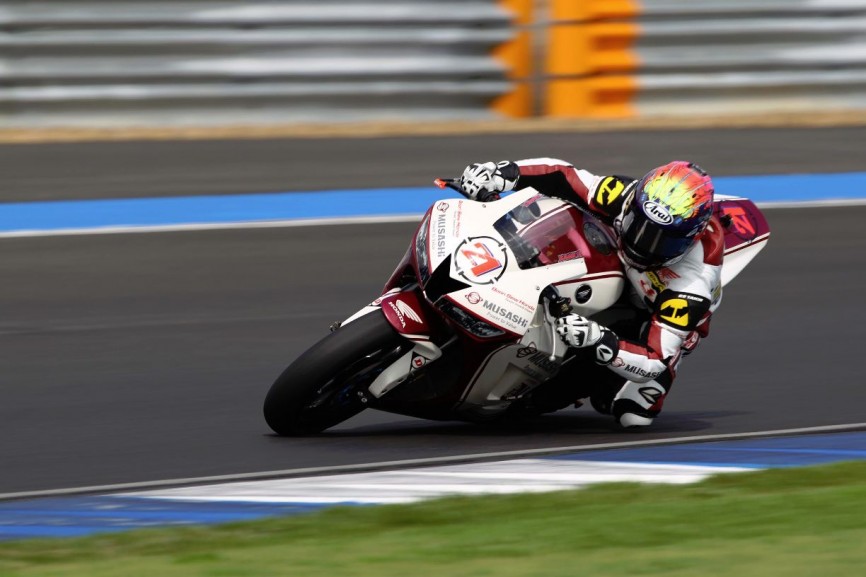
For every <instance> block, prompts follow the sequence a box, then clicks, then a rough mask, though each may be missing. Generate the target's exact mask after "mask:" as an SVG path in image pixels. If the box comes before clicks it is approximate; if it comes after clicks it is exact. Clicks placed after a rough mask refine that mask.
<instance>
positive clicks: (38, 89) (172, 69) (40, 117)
mask: <svg viewBox="0 0 866 577" xmlns="http://www.w3.org/2000/svg"><path fill="white" fill-rule="evenodd" d="M513 36H514V31H513V30H512V27H511V15H510V14H509V13H508V12H506V11H505V10H503V9H502V8H500V7H499V6H498V4H497V2H496V1H495V0H445V1H436V0H379V1H359V0H355V1H353V0H322V1H320V2H316V3H309V2H300V1H291V0H288V1H283V2H227V1H222V2H220V1H205V0H187V1H180V2H171V1H167V0H152V1H149V2H144V1H137V2H136V1H122V0H117V1H102V2H100V1H89V2H87V1H76V0H66V1H34V2H29V1H28V2H24V1H16V0H6V2H4V3H3V4H2V6H0V126H3V125H6V126H9V125H22V124H25V125H34V124H35V125H39V124H58V123H59V124H87V125H99V124H109V125H110V124H117V123H122V124H136V123H150V122H154V121H157V122H161V123H166V122H168V123H186V122H189V123H196V124H200V123H207V122H214V123H222V124H225V123H232V122H250V121H261V122H280V121H286V122H293V121H321V120H335V119H336V120H366V119H374V118H388V119H411V118H437V117H447V118H461V117H484V116H488V115H490V114H492V113H491V112H490V108H489V107H490V103H491V101H492V100H493V99H494V98H496V97H498V96H501V95H503V94H505V93H506V92H508V91H509V90H510V88H511V83H510V82H509V81H508V80H507V78H506V74H507V70H506V66H505V65H504V64H503V63H501V62H500V61H499V60H497V59H496V58H494V57H493V56H492V52H493V49H494V47H496V46H498V45H501V44H502V43H503V42H506V41H508V40H509V39H511V38H512V37H513Z"/></svg>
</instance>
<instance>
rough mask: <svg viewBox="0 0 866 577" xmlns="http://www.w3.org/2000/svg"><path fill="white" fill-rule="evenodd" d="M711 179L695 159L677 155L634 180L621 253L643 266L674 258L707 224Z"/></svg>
mask: <svg viewBox="0 0 866 577" xmlns="http://www.w3.org/2000/svg"><path fill="white" fill-rule="evenodd" d="M712 213H713V182H712V180H710V177H709V175H708V174H707V173H706V172H704V171H703V169H701V167H699V166H698V165H696V164H693V163H690V162H685V161H681V160H677V161H674V162H671V163H669V164H666V165H664V166H660V167H658V168H656V169H654V170H651V171H650V172H648V173H647V174H646V175H645V176H644V177H643V178H641V179H640V180H639V181H638V182H637V183H636V184H635V185H634V189H633V193H632V195H631V198H630V201H629V202H628V203H627V205H626V207H625V209H624V211H623V216H622V221H621V224H620V226H619V229H620V230H619V232H620V238H619V244H620V256H621V257H622V259H623V260H624V261H625V262H626V264H628V265H630V266H632V267H634V268H637V269H639V270H648V269H655V268H661V267H664V266H668V265H671V264H674V263H676V262H677V261H679V260H680V259H682V258H683V255H685V253H686V252H687V251H688V250H689V248H691V246H692V244H693V243H694V242H695V239H696V238H697V237H698V235H700V233H702V232H703V231H704V229H705V228H706V227H707V223H708V222H709V220H710V217H711V216H712Z"/></svg>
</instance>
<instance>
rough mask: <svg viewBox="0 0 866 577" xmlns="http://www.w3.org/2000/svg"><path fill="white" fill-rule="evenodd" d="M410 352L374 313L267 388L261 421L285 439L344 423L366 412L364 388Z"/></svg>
mask: <svg viewBox="0 0 866 577" xmlns="http://www.w3.org/2000/svg"><path fill="white" fill-rule="evenodd" d="M408 347H409V343H408V341H406V340H405V339H404V338H403V337H401V336H400V335H399V334H397V332H396V331H395V330H394V329H393V328H392V327H391V325H390V324H389V323H388V321H387V320H386V319H385V317H384V316H383V315H382V314H381V313H378V312H374V313H370V314H368V315H365V316H363V317H361V318H359V319H357V320H355V321H352V322H351V323H349V324H347V325H345V326H342V327H340V328H338V329H337V330H336V331H334V332H332V333H331V334H329V335H327V336H326V337H325V338H323V339H322V340H320V341H319V342H318V343H316V344H315V345H313V347H312V348H310V349H309V350H308V351H307V352H305V353H304V354H302V355H301V356H300V357H298V358H297V359H296V360H295V362H293V363H292V364H291V365H289V366H288V367H287V368H286V370H285V371H283V373H282V374H281V375H280V376H279V377H278V378H277V380H276V381H275V382H274V384H273V385H271V389H270V390H269V391H268V395H267V397H266V398H265V404H264V414H265V421H267V423H268V426H269V427H270V428H271V429H273V430H274V432H275V433H277V434H278V435H284V436H298V435H309V434H313V433H319V432H321V431H324V430H325V429H328V428H330V427H333V426H334V425H337V424H339V423H342V422H343V421H345V420H347V419H349V418H351V417H353V416H355V415H357V414H358V413H360V412H361V411H363V410H364V408H365V406H366V405H365V403H364V401H363V399H362V396H363V394H364V393H366V391H367V387H368V386H369V385H370V383H372V382H373V381H374V380H375V379H376V377H377V376H378V375H379V373H381V372H382V371H383V370H384V369H385V368H386V367H387V366H388V365H389V364H390V363H392V362H393V361H394V360H395V359H396V358H398V357H399V355H402V354H403V353H404V352H405V350H407V349H408ZM359 393H361V394H359Z"/></svg>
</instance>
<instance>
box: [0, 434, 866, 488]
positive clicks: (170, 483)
mask: <svg viewBox="0 0 866 577" xmlns="http://www.w3.org/2000/svg"><path fill="white" fill-rule="evenodd" d="M855 430H866V423H851V424H847V425H827V426H821V427H804V428H799V429H779V430H772V431H755V432H747V433H728V434H719V435H697V436H691V437H674V438H669V439H652V440H644V441H624V442H621V443H599V444H595V445H572V446H566V447H550V448H543V449H525V450H518V451H498V452H492V453H476V454H468V455H453V456H448V457H432V458H427V459H406V460H401V461H384V462H379V463H361V464H357V465H335V466H326V467H306V468H299V469H283V470H278V471H262V472H256V473H239V474H232V475H213V476H208V477H189V478H180V479H164V480H157V481H141V482H135V483H118V484H112V485H92V486H88V487H72V488H65V489H47V490H43V491H20V492H15V493H0V501H2V500H9V499H25V498H26V499H29V498H36V497H57V496H63V495H81V494H88V493H118V492H121V491H137V490H142V491H143V490H149V489H157V488H161V487H180V486H184V485H201V484H210V483H223V482H230V481H251V480H258V479H278V478H288V477H301V476H310V475H327V474H339V473H351V472H361V471H376V470H389V469H397V468H406V467H426V466H434V465H439V464H451V463H454V464H458V463H472V462H479V461H491V460H496V459H509V458H521V457H531V456H541V455H558V454H565V453H579V452H583V451H596V450H602V449H627V448H633V447H651V446H664V445H679V444H684V443H700V442H709V441H730V440H735V439H755V438H761V437H781V436H790V435H808V434H817V433H838V432H844V431H855Z"/></svg>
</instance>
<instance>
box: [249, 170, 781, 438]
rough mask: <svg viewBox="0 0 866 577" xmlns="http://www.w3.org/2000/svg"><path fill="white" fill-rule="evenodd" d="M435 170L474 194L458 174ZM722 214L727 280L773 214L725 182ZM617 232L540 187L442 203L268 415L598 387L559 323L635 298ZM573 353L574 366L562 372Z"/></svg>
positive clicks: (348, 411)
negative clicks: (369, 298) (375, 292)
mask: <svg viewBox="0 0 866 577" xmlns="http://www.w3.org/2000/svg"><path fill="white" fill-rule="evenodd" d="M436 182H437V185H439V186H440V187H441V188H444V187H446V186H447V187H450V188H453V189H454V190H456V191H458V192H460V193H461V194H462V191H460V189H459V186H457V185H456V183H455V181H453V180H445V179H439V180H437V181H436ZM464 196H465V195H464ZM714 213H715V215H716V217H717V218H718V219H719V221H720V223H721V224H722V225H723V226H724V228H725V256H724V264H723V266H722V284H723V285H725V284H727V283H728V282H730V281H731V279H733V278H734V277H735V276H737V274H739V273H740V271H742V270H743V268H744V267H745V266H746V265H747V264H748V263H749V262H750V261H751V260H752V259H753V258H754V257H755V255H756V254H757V253H758V252H759V251H760V250H762V249H763V247H764V246H765V245H766V241H767V239H768V238H769V227H768V225H767V222H766V219H765V218H764V216H763V215H762V214H761V211H760V210H759V209H758V208H757V207H756V206H755V205H754V203H752V202H751V201H749V200H747V199H745V198H736V197H728V196H721V195H717V196H716V200H715V210H714ZM615 239H616V237H615V235H614V232H613V231H612V229H611V228H610V227H608V226H607V225H605V224H604V223H602V222H601V221H600V220H598V219H597V218H595V217H594V216H593V215H592V214H590V213H588V212H585V211H582V210H580V209H578V208H577V207H575V206H574V205H572V204H569V203H567V202H564V201H562V200H559V199H556V198H550V197H547V196H544V195H543V194H541V193H539V192H538V191H536V190H534V189H532V188H525V189H523V190H520V191H517V192H514V193H511V194H509V195H507V196H505V197H504V198H502V199H499V200H496V201H495V202H476V201H472V200H468V199H464V198H447V199H443V200H440V201H438V202H435V203H434V204H433V205H432V206H431V207H430V208H429V210H427V212H426V214H425V215H424V217H423V219H422V220H421V223H420V225H419V227H418V229H417V231H416V232H415V235H414V237H413V239H412V241H411V243H410V245H409V249H408V250H407V252H406V254H405V256H404V257H403V259H402V260H401V261H400V264H399V265H398V266H397V268H396V270H395V271H394V273H393V274H392V275H391V278H390V279H388V282H387V283H386V284H385V287H384V290H383V292H382V294H381V296H380V297H379V298H377V299H376V300H375V301H373V302H372V303H370V304H369V305H367V306H365V307H363V308H362V309H361V310H359V311H358V312H356V313H355V314H353V315H352V316H350V317H349V318H347V319H346V320H344V321H343V322H341V323H336V324H335V325H333V326H332V327H331V332H330V334H328V335H326V336H325V337H324V338H322V339H321V340H320V341H319V342H318V343H316V344H315V345H313V346H312V348H310V349H309V350H307V351H306V352H305V353H303V354H302V355H301V356H300V357H298V358H297V359H296V360H295V361H294V362H293V363H292V364H291V365H289V366H288V368H286V369H285V371H283V373H282V374H281V375H280V376H279V377H278V378H277V380H276V381H275V382H274V383H273V385H272V386H271V388H270V390H269V392H268V394H267V397H266V399H265V402H264V415H265V420H266V421H267V423H268V425H269V426H270V427H271V429H273V430H274V431H275V432H276V433H278V434H280V435H307V434H314V433H318V432H321V431H324V430H325V429H328V428H330V427H333V426H334V425H337V424H338V423H341V422H343V421H345V420H346V419H349V418H350V417H352V416H354V415H356V414H358V413H360V412H361V411H363V410H364V409H366V408H373V409H378V410H382V411H387V412H392V413H397V414H401V415H408V416H412V417H420V418H425V419H435V420H462V421H474V422H484V421H497V420H498V421H502V420H507V419H511V418H520V417H525V416H526V415H538V414H541V413H546V412H552V411H555V410H559V409H562V408H565V407H566V406H569V405H570V404H572V403H574V402H575V400H577V399H581V398H587V397H589V398H594V397H592V393H593V389H592V387H593V386H594V385H593V381H594V380H595V379H594V378H592V377H591V376H589V375H593V374H598V371H599V367H598V366H597V365H595V364H594V363H593V362H592V361H591V359H590V358H587V357H586V355H584V356H583V357H581V355H579V354H575V350H574V349H571V350H569V348H568V347H567V346H566V345H565V344H564V343H563V342H562V341H561V340H560V339H559V337H558V335H557V334H556V332H555V330H554V328H555V321H556V318H558V317H559V316H562V315H565V314H569V313H570V312H574V313H577V314H580V315H582V316H584V317H589V318H592V319H594V320H596V321H598V322H600V323H601V324H603V325H605V326H611V327H613V325H615V323H616V315H617V314H620V313H621V312H622V311H623V310H625V309H628V310H633V308H631V307H623V306H619V304H618V303H622V302H623V300H621V297H624V295H623V291H624V288H625V286H626V279H625V273H624V270H623V268H622V264H621V262H620V260H619V258H618V256H617V244H616V240H615ZM572 363H574V364H572ZM567 365H571V366H568V368H569V370H568V375H569V378H568V379H563V378H559V379H558V378H557V376H558V375H561V374H562V373H564V372H565V371H563V369H564V368H565V367H566V366H567ZM601 368H602V369H603V368H604V367H601ZM607 372H608V373H609V371H607ZM582 374H585V375H587V378H585V379H581V378H579V377H580V375H582ZM574 375H578V378H577V379H575V378H574Z"/></svg>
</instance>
